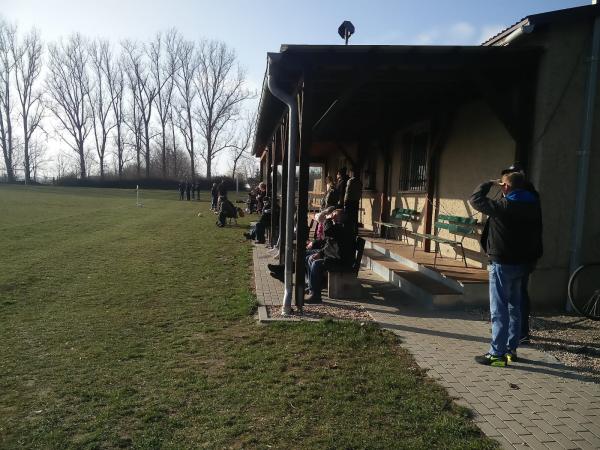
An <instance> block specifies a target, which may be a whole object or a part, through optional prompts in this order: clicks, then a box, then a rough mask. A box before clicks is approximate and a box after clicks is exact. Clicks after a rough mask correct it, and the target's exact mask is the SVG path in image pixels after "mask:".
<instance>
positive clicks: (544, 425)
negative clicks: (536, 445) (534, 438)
mask: <svg viewBox="0 0 600 450" xmlns="http://www.w3.org/2000/svg"><path fill="white" fill-rule="evenodd" d="M531 421H532V422H533V423H534V424H535V425H536V426H537V427H538V428H540V429H541V430H542V431H544V433H557V430H556V428H555V427H553V426H552V425H550V424H549V423H548V422H546V419H545V418H543V417H542V418H540V419H532V420H531Z"/></svg>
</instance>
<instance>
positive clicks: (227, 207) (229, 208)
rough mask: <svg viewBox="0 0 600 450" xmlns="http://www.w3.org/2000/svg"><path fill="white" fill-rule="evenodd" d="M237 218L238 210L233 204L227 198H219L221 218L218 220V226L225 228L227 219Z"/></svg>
mask: <svg viewBox="0 0 600 450" xmlns="http://www.w3.org/2000/svg"><path fill="white" fill-rule="evenodd" d="M229 217H231V218H234V219H235V218H237V210H236V209H235V206H234V204H233V203H231V202H230V201H229V200H228V199H227V197H226V196H221V197H220V198H219V217H218V218H217V226H218V227H224V226H225V223H226V220H227V218H229Z"/></svg>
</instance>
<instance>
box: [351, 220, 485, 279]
mask: <svg viewBox="0 0 600 450" xmlns="http://www.w3.org/2000/svg"><path fill="white" fill-rule="evenodd" d="M361 237H363V238H364V239H367V240H369V241H371V242H373V243H376V244H377V245H379V246H380V247H383V248H385V249H386V250H388V251H389V252H391V253H394V254H396V255H399V256H401V257H403V258H406V259H410V260H412V261H414V262H416V263H418V264H420V265H422V266H425V267H427V268H429V269H431V270H435V271H436V272H439V273H440V274H442V275H443V276H445V277H447V278H452V279H454V280H456V281H458V282H460V283H463V284H465V283H482V282H483V283H485V282H487V281H488V272H487V269H484V268H480V267H479V268H478V267H465V264H464V263H463V261H462V259H460V258H457V259H454V258H449V257H443V258H440V257H439V255H438V258H437V263H436V265H435V267H434V265H433V262H434V259H435V254H434V253H433V252H431V253H430V252H426V251H424V250H423V249H422V248H421V247H419V246H417V250H416V251H415V255H414V256H413V245H410V244H407V243H406V242H401V241H398V240H390V239H384V238H380V237H378V236H375V235H374V234H373V233H371V232H362V233H361Z"/></svg>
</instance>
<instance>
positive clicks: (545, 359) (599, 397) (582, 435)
mask: <svg viewBox="0 0 600 450" xmlns="http://www.w3.org/2000/svg"><path fill="white" fill-rule="evenodd" d="M267 258H268V256H266V255H265V250H264V248H261V247H256V249H255V256H254V264H255V271H257V272H255V274H256V273H258V275H256V285H257V294H258V296H259V302H261V301H263V302H270V301H272V302H274V303H267V304H278V303H280V302H281V297H280V296H279V295H280V294H279V293H280V292H281V284H280V283H279V282H277V281H276V280H273V279H272V278H271V277H270V276H269V275H268V273H267V272H266V262H267ZM263 264H264V265H263ZM261 272H262V275H261ZM266 277H268V279H267V278H266ZM359 277H360V279H361V282H362V286H363V290H364V294H365V295H364V298H365V300H364V301H362V302H361V303H362V305H363V306H364V307H365V308H366V309H367V310H368V311H369V312H370V314H371V315H372V316H373V318H374V320H375V321H377V322H378V323H379V324H380V325H381V326H382V327H383V328H386V329H388V330H391V331H392V332H394V333H395V334H397V335H398V336H399V337H400V338H401V341H402V345H403V346H404V347H405V348H407V349H408V350H409V351H410V352H411V353H412V354H413V356H414V358H415V360H416V362H417V364H418V365H419V366H420V367H422V368H424V369H427V370H428V374H429V376H431V377H432V378H434V379H436V380H438V382H439V383H440V384H441V385H443V386H445V387H446V388H447V389H448V392H449V394H450V395H451V396H453V397H455V398H456V401H457V403H458V404H461V405H463V406H466V407H468V408H470V409H472V410H473V411H474V420H475V422H476V423H477V424H478V426H479V427H480V428H481V429H482V430H483V432H484V433H485V434H486V435H488V436H489V437H491V438H493V439H496V440H497V441H499V442H500V443H501V444H502V446H503V447H504V448H510V449H512V448H518V449H520V448H528V447H529V448H535V449H545V448H560V449H576V448H581V449H598V448H600V385H598V384H594V383H593V382H592V381H591V379H590V378H589V377H586V375H585V374H582V373H580V372H576V371H574V370H572V369H570V368H568V367H566V366H564V365H562V364H560V363H559V362H558V361H557V360H556V359H555V358H554V357H552V356H550V355H548V354H546V353H543V352H541V351H538V350H535V349H532V348H521V349H519V357H520V361H519V362H518V363H514V364H513V365H511V367H509V368H495V367H486V366H481V365H478V364H476V363H475V362H474V361H473V357H474V356H476V355H481V354H483V353H485V351H487V348H488V343H489V336H490V325H489V322H487V321H485V320H484V319H483V317H482V316H481V314H480V313H478V312H466V311H443V310H436V311H431V310H424V309H423V308H421V307H419V305H418V304H417V303H416V302H415V301H414V300H411V299H409V298H408V297H407V296H406V295H405V294H403V293H402V291H401V290H400V289H399V288H395V287H393V286H391V285H390V284H388V283H385V282H383V281H381V279H380V278H379V277H378V276H377V275H375V274H373V273H372V272H370V271H362V270H361V272H360V275H359ZM263 280H264V283H263ZM261 297H262V298H263V299H262V300H261ZM263 304H265V303H263Z"/></svg>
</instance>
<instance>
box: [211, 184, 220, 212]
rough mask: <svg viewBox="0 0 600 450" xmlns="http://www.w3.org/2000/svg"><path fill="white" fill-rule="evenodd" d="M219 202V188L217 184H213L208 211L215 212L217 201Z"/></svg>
mask: <svg viewBox="0 0 600 450" xmlns="http://www.w3.org/2000/svg"><path fill="white" fill-rule="evenodd" d="M218 200H219V188H218V186H217V183H213V184H212V187H211V188H210V209H211V210H212V211H216V210H217V201H218Z"/></svg>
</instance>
